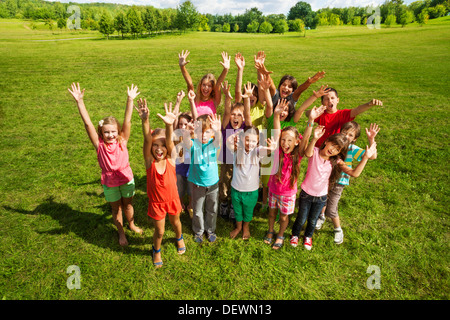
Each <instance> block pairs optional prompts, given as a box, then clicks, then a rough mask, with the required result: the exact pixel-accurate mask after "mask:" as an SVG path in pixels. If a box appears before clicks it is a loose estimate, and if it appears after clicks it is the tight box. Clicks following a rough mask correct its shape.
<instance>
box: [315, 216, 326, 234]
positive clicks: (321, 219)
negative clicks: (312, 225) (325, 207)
mask: <svg viewBox="0 0 450 320" xmlns="http://www.w3.org/2000/svg"><path fill="white" fill-rule="evenodd" d="M324 222H325V215H324V214H321V215H320V216H319V218H318V219H317V222H316V230H320V229H322V225H323V223H324Z"/></svg>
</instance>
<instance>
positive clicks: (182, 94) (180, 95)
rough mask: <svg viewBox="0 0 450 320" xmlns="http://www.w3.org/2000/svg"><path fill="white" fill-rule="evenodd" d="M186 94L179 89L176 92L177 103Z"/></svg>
mask: <svg viewBox="0 0 450 320" xmlns="http://www.w3.org/2000/svg"><path fill="white" fill-rule="evenodd" d="M185 96H186V94H185V93H184V91H183V90H181V91H180V92H178V94H177V103H180V102H181V100H183V98H184V97H185Z"/></svg>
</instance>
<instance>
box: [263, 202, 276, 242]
mask: <svg viewBox="0 0 450 320" xmlns="http://www.w3.org/2000/svg"><path fill="white" fill-rule="evenodd" d="M277 210H278V209H277V208H269V232H273V227H274V225H275V217H276V215H277ZM267 237H268V238H269V239H271V238H272V237H269V234H267ZM264 242H265V243H267V244H270V242H268V241H266V240H264Z"/></svg>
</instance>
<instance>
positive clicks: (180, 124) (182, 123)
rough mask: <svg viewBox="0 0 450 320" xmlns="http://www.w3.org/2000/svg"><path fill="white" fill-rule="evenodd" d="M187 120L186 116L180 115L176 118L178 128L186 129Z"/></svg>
mask: <svg viewBox="0 0 450 320" xmlns="http://www.w3.org/2000/svg"><path fill="white" fill-rule="evenodd" d="M188 123H189V121H188V120H187V119H186V118H183V117H180V119H179V120H178V129H186V127H187V124H188Z"/></svg>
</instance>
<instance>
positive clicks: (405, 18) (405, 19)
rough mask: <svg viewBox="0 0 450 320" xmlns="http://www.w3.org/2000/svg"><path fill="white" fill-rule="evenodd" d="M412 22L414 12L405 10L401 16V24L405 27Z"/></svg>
mask: <svg viewBox="0 0 450 320" xmlns="http://www.w3.org/2000/svg"><path fill="white" fill-rule="evenodd" d="M411 22H414V13H412V11H409V10H405V11H404V12H403V13H402V15H401V16H400V24H401V25H402V27H404V26H406V25H407V24H408V23H411Z"/></svg>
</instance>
